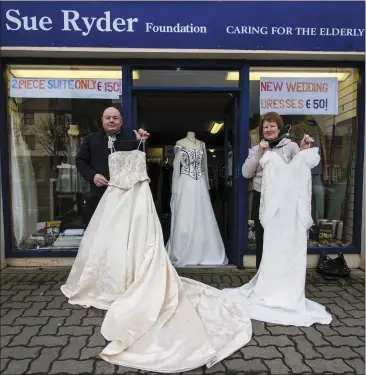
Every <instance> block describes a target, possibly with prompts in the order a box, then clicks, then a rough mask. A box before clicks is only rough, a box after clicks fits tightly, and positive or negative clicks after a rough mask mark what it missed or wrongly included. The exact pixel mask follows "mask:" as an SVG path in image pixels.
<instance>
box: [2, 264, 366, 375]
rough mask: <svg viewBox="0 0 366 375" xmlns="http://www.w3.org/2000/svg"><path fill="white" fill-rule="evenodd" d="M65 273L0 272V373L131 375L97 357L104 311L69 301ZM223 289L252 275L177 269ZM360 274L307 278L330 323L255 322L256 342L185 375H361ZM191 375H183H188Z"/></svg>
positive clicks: (362, 313) (308, 290)
mask: <svg viewBox="0 0 366 375" xmlns="http://www.w3.org/2000/svg"><path fill="white" fill-rule="evenodd" d="M68 272H69V269H59V268H53V269H39V268H36V269H33V268H32V269H17V268H6V269H4V270H3V271H2V272H1V284H0V285H1V362H0V371H1V372H0V373H1V374H17V375H20V374H37V375H40V374H103V375H104V374H136V373H140V374H141V373H146V372H143V371H138V370H133V369H129V368H125V367H118V366H114V365H111V364H109V363H106V362H104V361H102V360H101V359H99V357H98V354H99V353H100V352H101V350H102V349H103V348H104V346H105V345H106V341H105V340H104V338H103V337H102V336H101V334H100V326H101V323H102V320H103V316H104V312H103V311H100V310H96V309H94V308H91V309H83V308H79V307H77V306H72V305H70V304H68V303H67V300H66V298H65V297H64V296H63V294H62V293H61V291H60V286H61V285H62V284H63V282H64V281H65V280H66V277H67V275H68ZM179 273H180V274H181V275H182V276H185V277H191V278H193V279H196V280H199V281H202V282H204V283H207V284H210V285H213V286H216V287H219V288H224V287H235V286H239V285H242V284H243V283H246V282H248V281H249V279H250V278H251V277H252V276H253V275H254V272H253V271H252V270H237V269H190V270H184V271H180V272H179ZM364 287H365V276H364V272H363V271H360V270H353V271H352V274H351V276H350V277H349V278H347V279H342V280H339V281H327V280H325V279H323V278H322V277H321V276H319V275H318V274H316V273H315V272H314V271H309V272H308V275H307V285H306V293H307V297H308V298H311V299H312V300H314V301H317V302H319V303H322V304H324V305H326V306H327V308H328V309H329V310H330V311H331V313H332V314H333V321H332V323H331V324H330V326H324V325H318V324H316V325H314V326H312V327H309V328H299V327H292V326H289V327H285V326H277V325H273V324H265V323H261V322H258V321H253V331H254V333H253V338H252V340H251V341H250V343H249V344H247V345H246V346H245V347H244V348H242V349H241V350H240V351H238V352H236V353H235V354H234V355H232V356H231V357H230V358H227V359H226V360H224V361H222V362H221V363H219V364H217V365H216V366H214V367H212V368H210V369H205V368H200V369H197V370H194V371H191V372H189V373H190V374H358V375H359V374H365V290H364ZM185 374H188V373H185Z"/></svg>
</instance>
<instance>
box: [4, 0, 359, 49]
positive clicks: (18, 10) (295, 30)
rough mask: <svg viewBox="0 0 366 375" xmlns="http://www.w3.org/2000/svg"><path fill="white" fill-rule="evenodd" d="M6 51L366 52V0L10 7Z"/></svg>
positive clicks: (6, 9)
mask: <svg viewBox="0 0 366 375" xmlns="http://www.w3.org/2000/svg"><path fill="white" fill-rule="evenodd" d="M0 6H1V23H0V24H1V29H0V30H1V34H0V42H1V45H2V46H24V47H108V48H163V49H210V50H269V51H274V50H278V51H281V50H283V51H333V52H364V51H365V2H364V1H220V2H219V1H9V2H8V1H4V2H0Z"/></svg>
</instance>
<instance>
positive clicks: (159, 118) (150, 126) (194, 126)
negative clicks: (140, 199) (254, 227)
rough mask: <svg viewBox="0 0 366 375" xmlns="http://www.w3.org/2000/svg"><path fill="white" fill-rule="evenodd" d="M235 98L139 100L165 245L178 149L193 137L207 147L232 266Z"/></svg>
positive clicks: (147, 96) (146, 94) (144, 96)
mask: <svg viewBox="0 0 366 375" xmlns="http://www.w3.org/2000/svg"><path fill="white" fill-rule="evenodd" d="M236 99H237V98H236V96H235V95H234V94H231V93H209V92H161V91H160V92H157V91H141V92H138V93H136V94H135V95H134V101H135V103H136V106H135V107H136V111H135V122H136V123H135V126H137V127H143V128H144V129H147V130H148V131H149V132H150V133H151V137H150V139H149V142H148V144H147V148H146V153H147V164H148V173H149V177H150V179H151V183H150V188H151V191H152V195H153V198H154V202H155V206H156V210H157V213H158V216H159V219H160V222H161V225H162V229H163V234H164V241H165V243H167V241H168V239H169V236H170V228H171V208H170V200H171V194H172V190H171V188H172V185H171V183H172V175H173V160H174V146H175V144H176V142H177V141H178V140H180V139H183V138H185V137H186V136H187V133H188V132H194V134H195V137H196V139H198V140H200V141H203V142H205V144H206V151H207V164H208V177H209V185H210V191H209V194H210V199H211V204H212V207H213V210H214V213H215V217H216V221H217V223H218V226H219V229H220V233H221V237H222V239H223V242H224V245H225V249H226V254H227V257H228V258H229V263H230V264H235V265H236V264H237V258H238V257H237V255H236V253H235V248H234V246H235V241H234V240H233V235H235V233H234V226H235V224H234V223H235V219H234V214H235V213H234V208H233V206H234V205H233V201H232V196H233V187H232V186H233V182H232V180H233V179H232V176H233V152H234V150H233V148H234V147H235V142H234V139H233V137H234V133H235V132H234V127H235V121H236V118H237V106H236V105H235V103H236ZM203 235H208V234H207V233H205V234H203ZM208 251H209V249H208Z"/></svg>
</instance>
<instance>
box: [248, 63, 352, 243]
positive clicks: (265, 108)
mask: <svg viewBox="0 0 366 375" xmlns="http://www.w3.org/2000/svg"><path fill="white" fill-rule="evenodd" d="M263 78H267V82H268V81H271V79H273V82H276V83H277V86H276V85H275V84H273V85H272V86H268V89H269V90H272V91H273V92H272V93H271V94H268V93H266V92H264V90H266V89H267V87H266V86H261V84H262V83H264V81H263ZM283 78H285V80H283ZM313 78H318V79H323V78H324V79H328V78H332V79H333V82H334V85H333V87H332V88H331V84H329V86H328V87H327V90H332V91H333V92H327V93H325V91H326V90H325V88H324V87H325V86H321V85H319V86H312V87H310V86H306V85H302V83H303V82H309V80H310V81H311V79H313ZM261 79H262V81H261ZM281 80H282V81H283V82H284V84H286V85H287V84H288V83H289V82H290V83H292V84H295V83H296V82H300V84H299V85H298V86H297V87H296V89H294V87H295V86H294V85H292V86H291V87H292V89H293V90H294V92H295V91H296V92H297V94H298V95H297V96H296V95H293V94H291V95H289V94H286V93H285V90H283V89H280V86H278V84H279V83H280V82H281ZM334 80H335V81H334ZM319 82H320V81H319ZM323 82H324V81H323ZM287 88H290V86H288V87H287ZM292 89H291V88H290V91H291V90H292ZM276 90H277V92H276ZM357 90H358V71H357V70H356V69H334V68H332V69H325V68H323V69H322V68H319V69H315V68H313V69H307V68H296V69H291V68H283V69H279V68H252V69H251V70H250V134H249V143H250V147H254V146H255V145H257V144H258V143H259V142H260V139H261V135H260V134H259V123H260V118H261V115H263V114H264V113H265V112H270V111H275V112H279V113H280V114H281V116H282V119H283V121H284V124H285V125H290V126H291V129H290V133H291V134H292V135H294V136H296V137H297V140H293V141H295V142H298V143H299V140H298V139H300V138H301V137H302V136H303V135H304V134H305V133H307V134H310V135H311V136H312V137H313V138H314V140H315V144H314V146H315V147H319V150H320V156H321V161H320V163H319V165H318V166H317V167H315V168H313V169H312V171H311V173H312V217H313V220H314V226H313V228H311V230H310V232H309V240H308V246H309V247H319V246H321V247H324V246H325V247H328V246H348V245H352V244H353V241H354V238H353V228H354V226H355V225H359V224H357V223H355V222H354V215H353V213H354V204H355V203H354V202H355V199H354V193H355V189H354V183H355V173H356V171H355V168H356V155H357V131H358V126H359V122H358V118H357V95H358V92H357ZM287 91H288V90H287ZM271 95H272V96H271ZM268 97H272V98H273V99H269V100H268V99H266V98H268ZM294 97H295V98H297V99H296V100H297V101H296V103H295V102H286V101H282V102H281V99H285V100H286V99H291V98H294ZM304 97H305V100H304V101H303V103H302V104H301V102H299V100H300V98H304ZM306 97H307V98H309V101H307V99H306ZM332 98H334V99H332ZM325 100H328V101H327V102H326V101H325ZM332 100H333V101H335V102H332ZM301 105H302V106H303V107H304V108H303V109H302V113H299V112H301V111H300V108H299V106H301ZM325 105H328V108H329V110H330V111H331V114H317V113H316V112H317V111H316V109H317V108H315V107H318V106H325ZM296 106H297V108H295V109H294V107H296ZM261 107H262V108H261ZM308 107H309V108H308ZM332 107H333V108H332ZM334 108H336V109H337V112H338V113H334ZM318 112H320V110H319V111H318ZM324 112H326V108H325V107H324V108H323V113H324ZM253 189H254V186H253V183H252V181H250V183H249V216H248V217H249V223H248V228H249V246H250V247H253V248H255V230H254V222H253V219H254V218H255V209H253V210H252V208H254V206H255V205H253V193H252V192H253Z"/></svg>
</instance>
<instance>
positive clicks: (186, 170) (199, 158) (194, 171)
mask: <svg viewBox="0 0 366 375" xmlns="http://www.w3.org/2000/svg"><path fill="white" fill-rule="evenodd" d="M204 157H205V152H204V149H203V143H201V147H200V148H199V149H192V148H188V147H185V146H182V148H181V159H180V163H181V169H180V173H181V174H186V175H188V176H190V177H192V178H194V179H195V180H198V179H199V178H201V177H202V176H203V175H204V173H205V172H204Z"/></svg>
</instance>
